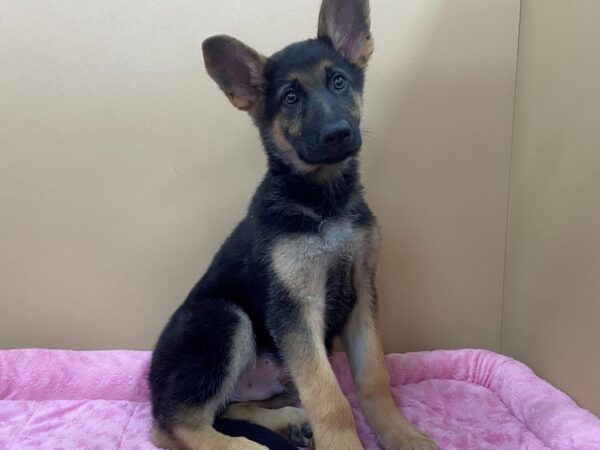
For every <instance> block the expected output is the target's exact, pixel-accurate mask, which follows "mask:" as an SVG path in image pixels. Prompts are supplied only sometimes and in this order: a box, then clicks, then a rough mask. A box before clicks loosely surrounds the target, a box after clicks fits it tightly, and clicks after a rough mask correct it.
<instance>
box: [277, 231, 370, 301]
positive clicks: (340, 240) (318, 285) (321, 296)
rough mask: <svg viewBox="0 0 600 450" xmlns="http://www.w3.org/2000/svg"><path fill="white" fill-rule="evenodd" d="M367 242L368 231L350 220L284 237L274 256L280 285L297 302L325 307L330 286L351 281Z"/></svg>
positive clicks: (278, 244) (278, 243)
mask: <svg viewBox="0 0 600 450" xmlns="http://www.w3.org/2000/svg"><path fill="white" fill-rule="evenodd" d="M364 239H365V229H364V228H360V227H358V226H356V225H355V224H354V223H353V222H352V221H351V220H349V219H339V220H331V221H328V222H325V223H324V224H323V225H322V226H321V228H320V230H319V232H318V233H302V234H297V235H293V236H287V237H284V238H282V239H280V240H279V241H278V242H277V243H276V244H275V246H274V248H273V252H272V265H273V269H274V272H275V274H276V277H277V282H279V283H281V284H283V286H284V287H285V288H286V290H287V291H288V293H289V295H290V296H292V297H293V298H294V299H295V300H296V301H300V302H317V303H319V302H321V303H322V302H324V301H325V300H326V298H327V291H328V282H331V280H338V281H339V280H348V281H350V280H351V276H349V275H350V271H351V270H352V266H353V262H354V260H355V259H356V258H357V255H358V254H359V252H360V249H361V248H362V247H363V242H364Z"/></svg>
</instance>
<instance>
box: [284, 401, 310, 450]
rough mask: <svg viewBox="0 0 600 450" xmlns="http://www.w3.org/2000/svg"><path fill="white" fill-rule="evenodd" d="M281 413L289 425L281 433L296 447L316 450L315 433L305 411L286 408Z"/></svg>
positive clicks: (291, 407)
mask: <svg viewBox="0 0 600 450" xmlns="http://www.w3.org/2000/svg"><path fill="white" fill-rule="evenodd" d="M279 411H281V414H283V415H284V416H285V417H286V423H287V426H286V427H285V429H283V430H281V432H280V433H281V434H282V435H283V436H284V437H285V438H286V439H288V440H289V441H290V442H291V443H292V444H294V445H295V446H296V447H303V448H308V449H314V448H315V443H314V436H313V431H312V428H311V426H310V422H309V421H308V417H307V415H306V413H305V412H304V410H303V409H301V408H295V407H293V406H286V407H285V408H281V409H280V410H279Z"/></svg>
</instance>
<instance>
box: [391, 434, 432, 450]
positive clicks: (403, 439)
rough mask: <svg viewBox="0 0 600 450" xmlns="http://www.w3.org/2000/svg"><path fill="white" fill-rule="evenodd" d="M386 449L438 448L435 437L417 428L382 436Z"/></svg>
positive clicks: (428, 449) (414, 449) (420, 449)
mask: <svg viewBox="0 0 600 450" xmlns="http://www.w3.org/2000/svg"><path fill="white" fill-rule="evenodd" d="M379 443H380V445H381V448H383V449H384V450H438V446H437V444H436V443H435V441H434V440H433V439H431V438H430V437H429V436H427V435H426V434H424V433H421V432H419V431H417V430H412V431H411V432H408V433H403V434H401V433H390V434H389V435H388V436H385V437H382V438H380V442H379Z"/></svg>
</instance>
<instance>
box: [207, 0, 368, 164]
mask: <svg viewBox="0 0 600 450" xmlns="http://www.w3.org/2000/svg"><path fill="white" fill-rule="evenodd" d="M202 49H203V52H204V62H205V64H206V69H207V71H208V73H209V75H210V76H211V77H212V78H213V79H214V80H215V81H216V82H217V84H218V85H219V87H220V88H221V89H222V90H223V91H224V92H225V94H226V95H227V97H228V98H229V100H230V101H231V103H233V105H234V106H236V107H237V108H239V109H242V110H244V111H247V112H248V113H250V115H251V116H252V118H253V120H254V122H255V123H256V125H257V126H258V128H259V129H260V132H261V136H262V139H263V142H264V144H265V147H266V149H267V152H268V153H269V156H270V157H271V158H273V159H274V160H276V161H277V162H278V163H281V164H284V165H285V166H287V167H289V168H290V169H292V170H293V171H294V172H297V173H298V172H299V173H313V172H316V171H318V169H320V168H323V167H326V166H331V165H335V166H341V165H343V163H344V161H347V160H349V159H350V158H351V157H353V156H355V155H356V154H357V153H358V151H359V150H360V147H361V134H360V119H361V107H362V91H363V84H364V71H365V68H366V65H367V61H368V60H369V57H370V55H371V53H372V52H373V39H372V38H371V34H370V24H369V2H368V0H323V3H322V5H321V12H320V15H319V26H318V34H317V38H316V39H311V40H307V41H303V42H298V43H295V44H292V45H289V46H288V47H286V48H284V49H283V50H281V51H279V52H277V53H275V54H274V55H273V56H271V57H270V58H266V57H264V56H262V55H260V54H259V53H257V52H256V51H254V50H253V49H251V48H250V47H248V46H246V45H244V44H243V43H241V42H239V41H238V40H236V39H234V38H232V37H229V36H214V37H211V38H208V39H207V40H205V41H204V43H203V45H202Z"/></svg>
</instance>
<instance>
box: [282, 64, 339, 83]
mask: <svg viewBox="0 0 600 450" xmlns="http://www.w3.org/2000/svg"><path fill="white" fill-rule="evenodd" d="M332 65H333V62H332V61H330V60H327V59H324V60H322V61H319V62H318V63H317V64H316V65H312V66H307V67H305V68H304V69H303V70H293V71H291V72H290V73H289V74H288V76H287V79H288V80H289V81H298V83H300V85H301V86H302V87H303V88H305V89H319V88H320V87H321V86H322V85H323V81H324V80H325V77H326V75H327V69H328V68H329V67H331V66H332Z"/></svg>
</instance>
